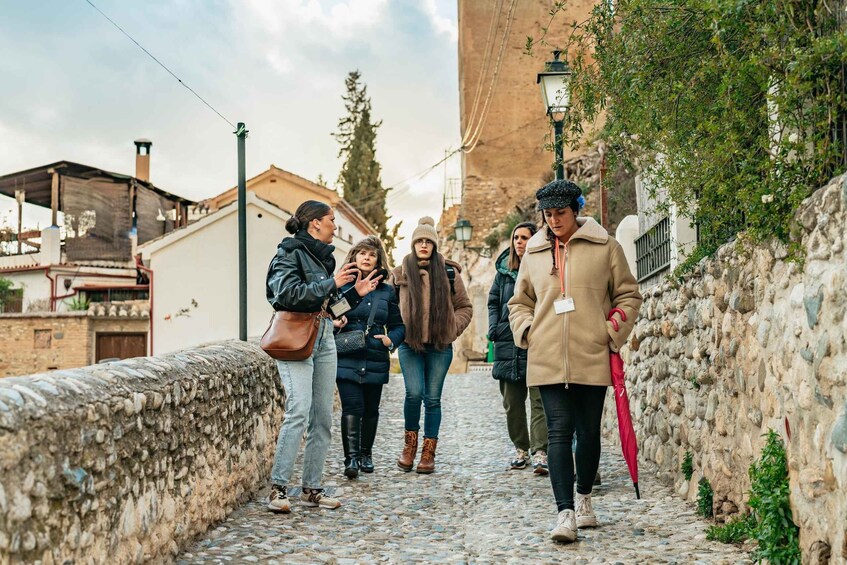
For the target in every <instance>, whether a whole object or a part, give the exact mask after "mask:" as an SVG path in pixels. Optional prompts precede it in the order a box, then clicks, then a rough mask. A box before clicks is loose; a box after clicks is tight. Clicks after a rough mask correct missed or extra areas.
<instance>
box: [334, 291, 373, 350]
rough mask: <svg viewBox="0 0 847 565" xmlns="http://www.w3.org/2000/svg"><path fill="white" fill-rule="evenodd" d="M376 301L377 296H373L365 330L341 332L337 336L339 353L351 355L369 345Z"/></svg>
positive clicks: (336, 342) (336, 347)
mask: <svg viewBox="0 0 847 565" xmlns="http://www.w3.org/2000/svg"><path fill="white" fill-rule="evenodd" d="M376 302H377V297H373V302H371V313H370V315H369V316H368V324H367V326H366V327H365V330H364V331H362V330H351V331H349V332H341V333H339V334H338V335H336V336H335V351H336V352H337V353H338V354H339V355H349V354H351V353H356V352H358V351H361V350H364V349H365V348H366V347H367V337H368V334H369V333H370V332H371V326H373V323H374V317H376Z"/></svg>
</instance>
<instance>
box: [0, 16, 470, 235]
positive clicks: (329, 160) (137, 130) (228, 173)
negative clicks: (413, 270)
mask: <svg viewBox="0 0 847 565" xmlns="http://www.w3.org/2000/svg"><path fill="white" fill-rule="evenodd" d="M92 2H93V3H94V4H95V5H97V7H99V8H100V9H101V10H102V11H103V12H104V13H106V14H107V15H108V16H110V17H111V18H112V19H113V20H115V21H116V22H117V23H118V24H119V25H121V26H122V27H123V28H124V29H125V30H126V31H127V32H128V33H129V34H130V35H132V36H133V37H134V38H135V39H136V40H138V41H139V42H140V43H141V44H142V45H143V46H144V47H146V48H147V49H148V50H149V51H150V52H151V53H152V54H153V55H154V56H156V57H157V58H158V59H159V60H161V61H162V62H163V63H164V64H165V65H167V66H168V67H170V68H171V70H173V71H174V72H175V73H176V74H177V75H178V76H179V77H180V78H182V79H183V80H184V81H185V83H186V84H188V85H189V86H191V87H192V88H193V89H194V90H196V91H197V92H198V93H199V94H200V95H201V96H202V97H203V98H205V99H206V100H207V101H208V102H209V103H210V104H211V105H212V106H214V107H215V108H216V109H217V110H219V111H220V112H221V114H223V116H224V117H226V118H227V119H228V120H230V121H232V122H238V121H243V122H245V123H246V124H247V127H248V129H249V130H250V135H249V137H248V141H247V175H248V177H250V176H253V175H255V174H258V173H260V172H261V171H263V170H265V169H266V168H267V167H268V166H269V165H270V164H271V163H273V164H275V165H276V166H278V167H281V168H283V169H287V170H289V171H292V172H294V173H296V174H298V175H301V176H303V177H306V178H309V179H313V180H314V179H316V178H317V176H318V175H319V174H320V175H323V177H324V178H326V179H329V180H331V181H333V180H334V179H335V178H336V177H337V175H338V171H339V168H340V162H339V160H338V158H337V144H336V142H335V140H334V139H333V138H332V137H331V135H330V134H331V133H332V132H333V131H335V129H336V124H337V122H338V119H339V118H340V117H341V116H342V115H343V112H344V108H343V102H342V100H341V95H342V94H343V92H344V78H345V76H346V75H347V73H348V72H349V71H351V70H353V69H359V70H360V71H361V72H362V75H363V79H364V81H365V82H366V83H367V85H368V91H369V93H370V95H371V97H372V101H373V108H374V113H375V115H376V117H377V118H379V119H382V120H383V125H382V127H381V129H380V130H379V137H378V146H377V156H378V158H379V160H380V162H381V163H382V165H383V183H384V184H385V185H386V186H391V185H394V184H396V183H399V182H400V181H403V180H405V179H407V178H409V177H413V176H414V175H415V174H416V173H419V172H420V171H422V170H424V169H427V168H428V167H429V166H430V165H432V164H434V163H436V162H437V161H438V160H440V159H441V158H442V157H443V156H444V150H445V149H447V148H448V147H453V148H455V147H456V145H457V144H458V138H459V125H458V71H457V28H456V25H457V22H456V1H455V0H145V1H144V2H129V1H126V0H92ZM0 83H2V85H3V89H2V95H0V175H2V174H7V173H10V172H14V171H18V170H21V169H26V168H30V167H35V166H39V165H44V164H47V163H50V162H54V161H59V160H63V159H66V160H70V161H75V162H80V163H85V164H89V165H94V166H97V167H101V168H103V169H106V170H111V171H115V172H120V173H127V174H132V173H134V168H135V162H134V159H135V155H134V151H135V149H134V146H133V144H132V141H133V140H134V139H136V138H139V137H146V138H149V139H151V140H152V141H153V149H152V156H151V180H152V181H153V182H154V183H155V184H156V185H158V186H160V187H162V188H164V189H165V190H167V191H169V192H172V193H175V194H179V195H183V196H186V197H189V198H192V199H201V198H205V197H208V196H212V195H214V194H217V193H220V192H222V191H223V190H225V189H227V188H229V187H231V186H234V185H235V182H236V150H235V149H236V141H235V136H234V135H233V134H232V128H231V127H230V126H229V125H228V124H226V123H225V122H224V121H223V120H222V119H221V118H220V117H218V116H217V115H215V114H214V113H213V112H212V111H211V110H210V109H209V108H207V107H206V106H204V105H203V104H202V103H201V102H200V101H199V100H197V99H196V98H195V97H194V96H193V95H192V94H191V93H189V92H188V91H187V90H186V89H185V88H183V87H182V86H181V85H180V84H179V83H178V82H177V81H176V80H175V79H174V78H173V77H171V76H170V75H169V74H168V73H167V72H166V71H165V70H163V69H162V68H161V67H159V66H158V65H157V64H156V63H155V62H154V61H152V60H151V59H150V58H149V57H147V56H146V55H144V53H143V52H141V51H140V50H139V48H138V47H137V46H135V45H134V44H133V43H131V42H130V41H129V40H128V39H127V38H126V37H125V36H123V35H122V34H121V33H120V32H119V31H118V30H117V29H115V28H114V27H113V26H112V25H111V24H110V23H109V22H108V21H106V20H105V19H104V18H103V17H102V16H101V15H100V14H99V13H97V11H95V9H94V8H92V7H91V6H90V5H89V4H88V2H87V1H86V0H39V1H37V2H23V1H20V0H0ZM447 174H448V176H449V177H457V176H459V162H458V159H457V158H455V157H454V158H453V159H451V160H450V161H448V168H447ZM444 176H445V170H444V166H443V165H442V166H440V167H438V168H437V169H436V170H434V171H433V172H432V173H430V174H429V175H427V176H425V177H423V178H422V179H420V180H415V181H412V182H411V183H407V184H406V185H404V186H401V187H399V188H398V189H397V191H396V192H397V195H396V196H392V197H390V198H389V212H390V213H391V214H393V215H394V217H395V218H396V219H403V220H405V221H404V228H405V229H403V230H401V234H406V235H408V234H410V233H411V230H412V229H413V227H414V226H413V224H415V223H416V220H417V218H418V217H419V216H421V215H422V214H431V215H433V216H435V217H437V215H438V214H439V213H440V210H441V199H442V187H443V184H444ZM0 200H2V202H0V222H2V221H4V219H5V221H6V222H8V223H14V222H15V221H16V217H15V215H14V212H12V211H11V210H12V206H11V203H13V201H12V200H10V199H5V198H3V197H0ZM25 219H26V220H28V221H29V222H32V223H35V222H40V224H41V225H42V226H43V225H44V223H45V221H49V213H48V214H46V215H44V214H39V213H37V212H35V211H30V212H28V213H27V215H26V216H25Z"/></svg>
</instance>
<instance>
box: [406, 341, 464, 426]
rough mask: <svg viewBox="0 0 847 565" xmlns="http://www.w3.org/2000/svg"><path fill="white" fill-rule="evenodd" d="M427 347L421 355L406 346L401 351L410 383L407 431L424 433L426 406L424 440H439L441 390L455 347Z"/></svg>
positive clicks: (407, 403)
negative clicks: (423, 413) (425, 438)
mask: <svg viewBox="0 0 847 565" xmlns="http://www.w3.org/2000/svg"><path fill="white" fill-rule="evenodd" d="M424 347H425V349H424V351H423V352H422V353H418V352H417V351H415V350H414V349H412V348H411V347H409V346H408V345H406V344H405V343H404V344H403V345H401V346H400V349H399V351H398V354H399V356H400V368H401V369H402V371H403V380H404V381H405V383H406V400H405V402H404V404H403V416H404V417H405V419H406V429H407V430H410V431H418V430H420V429H421V403H423V405H424V408H425V414H426V419H425V420H424V437H428V438H433V439H438V429H439V428H440V427H441V390H442V389H443V388H444V378H445V377H446V376H447V369H449V368H450V363H451V362H452V361H453V346H452V345H451V346H448V347H446V348H445V349H436V348H435V347H433V346H431V345H426V346H424Z"/></svg>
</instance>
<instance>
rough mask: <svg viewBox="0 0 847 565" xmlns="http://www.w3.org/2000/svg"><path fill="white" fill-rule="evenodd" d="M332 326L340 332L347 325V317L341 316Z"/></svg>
mask: <svg viewBox="0 0 847 565" xmlns="http://www.w3.org/2000/svg"><path fill="white" fill-rule="evenodd" d="M332 325H333V326H335V329H337V330H340V329H341V328H343V327H344V326H346V325H347V316H341V317H340V318H336V319H335V320H333V321H332Z"/></svg>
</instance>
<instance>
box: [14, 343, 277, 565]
mask: <svg viewBox="0 0 847 565" xmlns="http://www.w3.org/2000/svg"><path fill="white" fill-rule="evenodd" d="M283 395H284V392H283V389H282V387H281V385H280V382H279V378H278V375H277V371H276V366H275V364H274V362H273V361H272V360H271V359H270V358H269V357H267V356H266V355H265V354H264V353H263V352H262V351H261V349H259V347H258V346H257V345H256V344H253V343H242V342H238V341H228V342H220V343H215V344H210V345H206V346H203V347H197V348H194V349H187V350H183V351H180V352H178V353H173V354H169V355H163V356H160V357H147V358H139V359H131V360H127V361H120V362H114V363H108V364H103V365H96V366H91V367H85V368H81V369H72V370H65V371H53V372H51V373H45V374H39V375H32V376H28V377H13V378H6V379H1V380H0V563H10V562H12V563H17V562H27V563H32V562H36V561H41V562H42V563H69V562H73V563H140V562H146V561H154V562H163V561H171V560H173V558H174V556H175V555H177V552H178V550H179V548H180V547H182V546H184V545H185V544H186V543H187V542H189V541H191V540H192V539H193V538H194V536H196V535H197V534H199V533H201V532H204V531H205V530H206V529H207V528H208V527H209V526H210V525H212V524H214V523H216V522H219V521H220V520H223V519H224V518H225V517H226V515H227V514H228V513H229V512H230V511H232V510H233V509H234V508H235V507H236V506H237V505H238V504H239V503H241V502H244V501H245V500H247V499H248V498H249V496H250V495H251V494H252V493H253V492H254V490H255V489H256V488H257V487H258V486H260V485H261V482H262V480H263V479H265V478H266V477H267V475H268V473H269V472H270V466H271V463H272V460H273V451H274V447H275V443H276V433H277V430H278V428H279V424H280V422H281V420H282V413H283Z"/></svg>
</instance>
